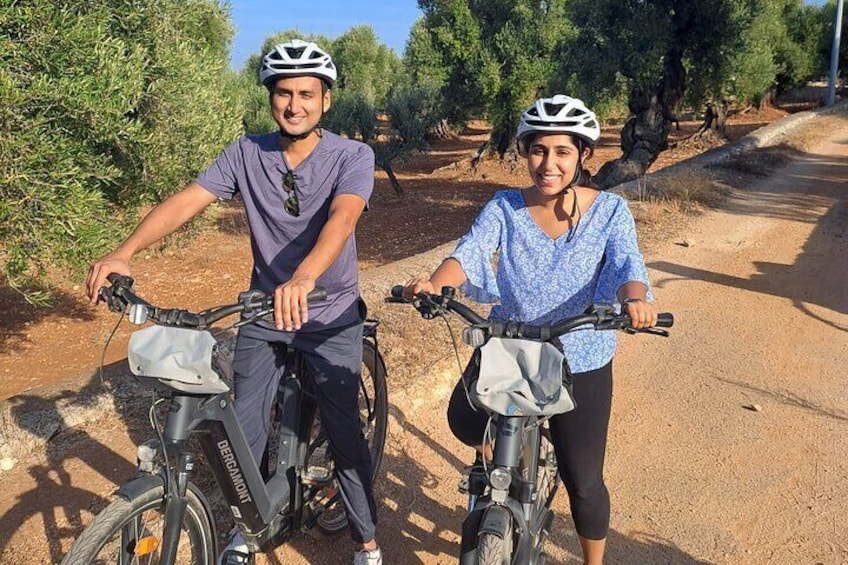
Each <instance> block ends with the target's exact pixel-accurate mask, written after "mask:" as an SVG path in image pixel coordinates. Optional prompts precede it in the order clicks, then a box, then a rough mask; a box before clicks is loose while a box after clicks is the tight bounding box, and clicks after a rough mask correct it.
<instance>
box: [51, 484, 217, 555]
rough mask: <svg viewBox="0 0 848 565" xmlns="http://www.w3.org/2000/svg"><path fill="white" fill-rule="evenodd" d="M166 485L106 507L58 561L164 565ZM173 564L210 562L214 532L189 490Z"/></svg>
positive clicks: (198, 502) (203, 509) (200, 505)
mask: <svg viewBox="0 0 848 565" xmlns="http://www.w3.org/2000/svg"><path fill="white" fill-rule="evenodd" d="M163 497H164V489H163V488H162V487H161V486H159V487H155V488H151V489H149V490H148V491H146V492H143V493H142V494H140V495H139V496H137V497H135V498H134V499H132V500H126V499H123V498H120V499H118V500H116V501H114V502H112V503H111V504H110V505H109V506H107V507H106V508H104V509H103V510H102V511H101V512H100V513H99V514H98V515H97V516H95V518H94V520H93V521H92V523H91V524H90V525H89V526H88V527H87V528H86V529H85V530H84V531H83V533H82V535H81V536H80V537H79V538H78V539H77V541H76V542H75V543H74V545H73V546H72V547H71V550H70V551H69V552H68V555H66V556H65V559H64V560H63V561H62V565H83V564H85V565H106V564H107V563H108V564H112V565H114V564H116V563H121V564H127V565H136V564H137V565H155V564H159V565H162V559H161V549H162V547H161V542H162V534H163V526H164V518H165V501H164V498H163ZM187 498H188V504H187V505H186V511H185V517H184V519H183V524H182V527H181V528H180V537H179V545H178V548H177V555H176V559H175V561H174V564H175V565H212V563H213V562H214V555H215V536H214V533H213V531H212V524H211V522H210V517H209V516H208V514H207V513H206V508H205V506H204V504H203V503H202V502H201V500H200V498H199V497H198V495H196V494H195V493H194V492H193V490H189V491H188V492H187Z"/></svg>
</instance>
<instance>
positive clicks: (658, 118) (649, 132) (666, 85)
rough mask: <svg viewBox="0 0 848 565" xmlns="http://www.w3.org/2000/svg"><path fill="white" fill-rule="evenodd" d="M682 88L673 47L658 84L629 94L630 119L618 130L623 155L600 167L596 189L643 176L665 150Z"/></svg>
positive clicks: (678, 57)
mask: <svg viewBox="0 0 848 565" xmlns="http://www.w3.org/2000/svg"><path fill="white" fill-rule="evenodd" d="M685 85H686V69H685V68H684V67H683V51H682V50H681V49H679V48H677V47H672V48H671V49H669V50H668V52H667V53H666V56H665V60H664V64H663V78H662V80H661V81H660V83H659V84H658V85H657V86H656V87H655V88H653V89H650V90H641V89H638V88H635V89H633V90H632V91H631V92H630V98H629V100H628V102H627V104H628V107H629V109H630V113H631V114H633V116H632V117H631V118H630V119H629V120H627V123H626V124H625V125H624V128H622V130H621V150H622V152H623V153H624V154H623V155H622V156H621V157H620V158H618V159H616V160H615V161H610V162H608V163H605V164H604V165H603V166H602V167H601V169H600V170H599V171H598V174H597V175H595V177H594V181H595V182H596V183H597V184H598V186H600V187H601V188H610V187H612V186H615V185H617V184H621V183H623V182H627V181H629V180H633V179H636V178H638V177H640V176H642V175H644V174H645V172H646V171H647V170H648V167H650V166H651V164H652V163H653V162H654V161H656V159H657V157H658V156H659V154H660V153H661V152H662V151H663V150H665V149H666V148H667V147H668V134H669V131H670V129H671V124H672V123H674V122H677V120H678V118H677V112H678V110H679V108H680V102H681V100H682V99H683V93H684V90H685Z"/></svg>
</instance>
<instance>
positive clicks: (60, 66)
mask: <svg viewBox="0 0 848 565" xmlns="http://www.w3.org/2000/svg"><path fill="white" fill-rule="evenodd" d="M0 30H2V31H0V98H2V100H3V105H2V106H0V241H2V246H3V251H2V256H0V260H2V261H3V267H4V271H5V276H6V278H7V280H8V282H9V283H10V284H11V285H13V286H15V287H16V288H21V289H22V290H24V291H25V292H26V289H27V288H33V287H35V286H37V285H43V284H44V283H46V282H48V280H49V278H48V275H56V276H61V275H63V274H66V273H79V272H80V269H81V267H82V266H83V265H84V264H85V263H86V262H87V261H89V260H91V259H92V258H93V257H95V256H97V255H98V254H100V253H102V252H103V251H105V250H106V248H107V247H111V246H113V245H114V244H115V243H116V242H117V241H118V240H119V238H121V237H122V236H123V235H124V234H125V233H126V230H127V228H128V227H129V226H131V225H134V224H135V222H136V220H137V216H136V212H137V211H138V209H139V208H140V206H141V205H143V204H146V203H150V202H155V201H158V200H161V199H162V198H164V197H165V196H166V195H168V194H170V193H172V192H174V191H175V190H177V189H179V188H181V187H182V185H184V184H185V183H186V182H187V181H189V180H191V179H192V178H194V176H196V174H197V173H198V172H199V171H200V170H202V168H203V167H205V166H206V165H207V164H208V163H209V162H210V161H211V160H212V159H213V158H214V156H215V155H216V154H217V152H218V151H220V149H221V148H222V147H223V145H224V144H225V143H227V142H228V141H230V140H232V139H233V138H235V137H236V135H237V134H238V132H239V117H240V115H241V108H240V99H239V96H238V89H237V83H236V80H235V77H234V76H233V75H232V73H230V71H229V70H228V67H227V51H228V43H229V40H230V37H231V35H232V30H231V27H230V25H229V22H228V19H227V14H226V12H225V11H224V10H223V9H222V7H221V6H220V5H218V4H217V3H214V2H208V1H202V0H193V1H188V2H186V1H178V0H169V1H166V0H155V1H154V0H150V1H147V2H142V1H137V0H124V1H116V0H112V1H109V0H99V1H98V0H91V1H89V2H85V3H80V2H69V1H65V2H62V1H56V2H16V3H12V4H8V3H7V4H5V5H4V6H2V7H0Z"/></svg>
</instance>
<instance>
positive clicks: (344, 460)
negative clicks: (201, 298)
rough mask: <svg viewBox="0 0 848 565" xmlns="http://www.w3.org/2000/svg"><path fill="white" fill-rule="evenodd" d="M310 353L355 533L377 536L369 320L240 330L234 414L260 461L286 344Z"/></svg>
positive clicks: (361, 539)
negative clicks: (362, 404) (366, 387)
mask: <svg viewBox="0 0 848 565" xmlns="http://www.w3.org/2000/svg"><path fill="white" fill-rule="evenodd" d="M287 347H293V348H294V349H296V350H298V351H300V352H301V353H302V354H303V357H304V360H305V361H306V366H307V368H308V370H309V374H310V376H311V377H312V380H313V382H314V385H315V386H314V391H315V395H316V397H317V401H318V409H319V410H320V414H321V422H322V424H323V425H324V429H325V430H326V433H327V437H328V440H329V445H330V452H331V453H332V455H333V461H334V462H335V468H336V477H337V478H338V482H339V490H340V493H341V497H342V500H343V502H344V506H345V511H346V513H347V517H348V522H349V523H350V529H351V537H352V538H353V540H354V541H355V542H358V543H365V542H368V541H370V540H372V539H374V529H375V526H376V523H377V514H376V510H375V505H374V497H373V495H372V492H371V455H370V453H369V451H368V444H367V443H366V441H365V438H364V437H363V435H362V428H361V425H360V421H359V404H358V395H359V386H360V385H359V375H360V372H361V367H362V323H361V322H360V323H357V324H355V325H353V326H347V327H343V328H334V329H328V330H320V331H316V332H310V333H299V332H281V331H276V330H273V329H268V328H264V327H260V326H256V325H246V326H242V327H241V328H240V329H239V334H238V339H237V341H236V349H235V355H234V359H233V370H234V372H235V376H234V383H235V411H236V416H237V417H238V421H239V424H241V427H242V429H243V430H244V435H245V438H246V439H247V441H248V443H249V444H250V449H251V451H252V452H253V458H254V459H255V460H256V462H257V465H259V464H261V461H262V460H263V455H264V454H265V449H266V446H267V443H268V430H269V425H270V417H271V406H272V405H273V403H274V402H275V399H276V393H277V387H278V384H279V382H280V378H281V376H282V374H283V371H284V369H285V367H284V364H285V360H286V348H287Z"/></svg>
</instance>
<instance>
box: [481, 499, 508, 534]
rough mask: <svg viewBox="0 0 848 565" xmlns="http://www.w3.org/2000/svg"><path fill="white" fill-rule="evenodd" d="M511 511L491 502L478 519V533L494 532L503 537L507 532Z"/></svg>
mask: <svg viewBox="0 0 848 565" xmlns="http://www.w3.org/2000/svg"><path fill="white" fill-rule="evenodd" d="M511 522H512V513H511V512H510V511H509V510H508V509H507V508H506V507H504V506H500V505H498V504H493V505H492V506H489V507H488V508H487V509H486V513H485V514H483V519H482V520H481V521H480V529H479V530H478V532H479V533H480V534H494V535H496V536H498V537H499V538H501V539H504V538H505V537H506V535H507V533H508V532H509V526H510V523H511Z"/></svg>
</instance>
